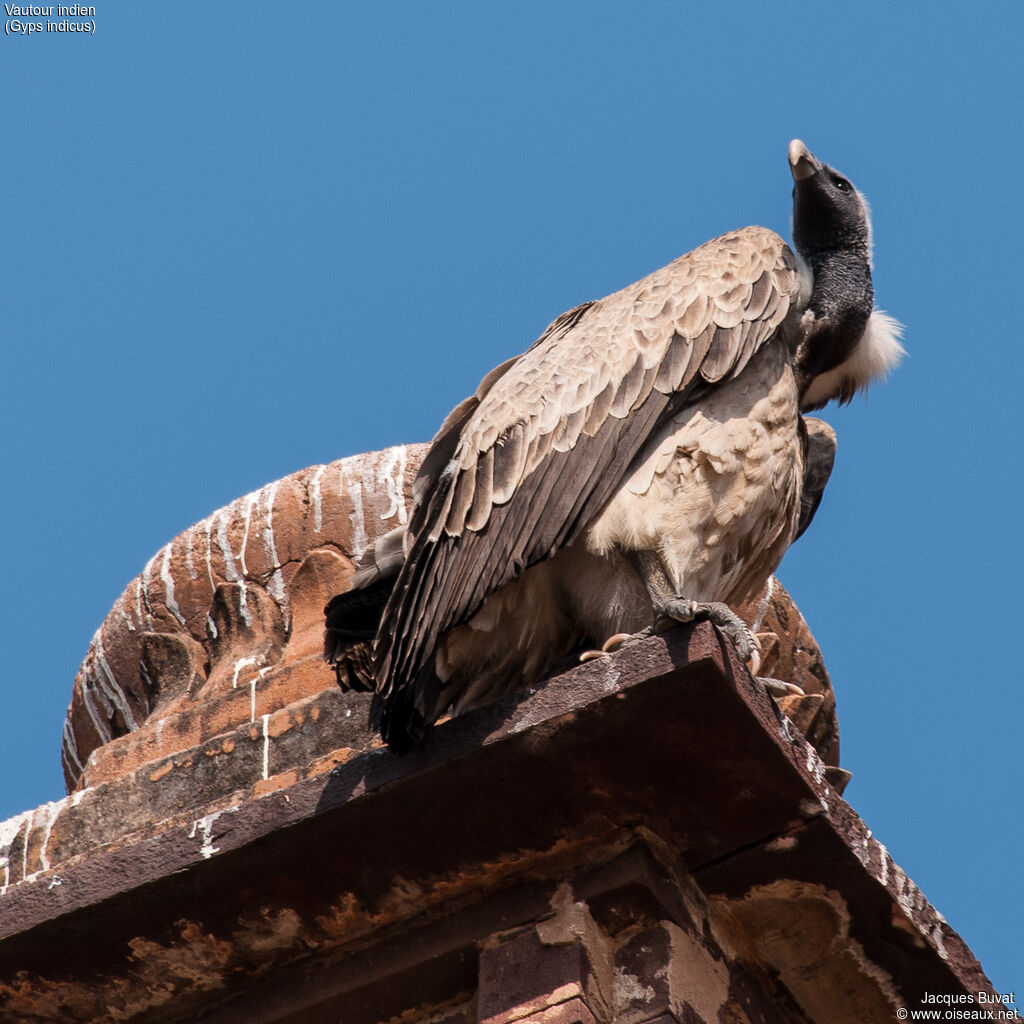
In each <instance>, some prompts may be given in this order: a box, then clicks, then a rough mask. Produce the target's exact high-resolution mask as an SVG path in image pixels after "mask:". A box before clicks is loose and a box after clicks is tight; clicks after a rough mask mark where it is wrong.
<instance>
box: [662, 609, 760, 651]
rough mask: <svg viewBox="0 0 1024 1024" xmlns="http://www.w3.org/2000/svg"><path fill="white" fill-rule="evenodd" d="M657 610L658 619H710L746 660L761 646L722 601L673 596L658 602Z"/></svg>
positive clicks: (742, 622)
mask: <svg viewBox="0 0 1024 1024" xmlns="http://www.w3.org/2000/svg"><path fill="white" fill-rule="evenodd" d="M654 611H655V613H656V614H657V615H658V617H659V618H669V619H675V620H676V622H692V621H693V620H694V619H709V620H710V621H711V622H713V623H714V624H715V625H716V626H717V627H718V628H719V629H720V630H721V631H722V632H723V633H724V634H725V635H726V638H727V639H728V640H729V642H730V643H731V644H732V645H733V647H735V648H736V653H737V654H738V655H739V656H740V660H741V661H742V662H744V663H747V662H749V661H750V659H751V657H752V656H753V655H754V653H755V652H756V651H757V650H758V649H759V646H760V645H759V644H758V641H757V637H756V636H754V634H753V632H752V631H751V629H750V627H749V626H748V625H747V624H746V623H745V622H744V621H743V620H742V619H741V618H740V617H739V616H738V615H737V614H736V613H735V612H734V611H733V610H732V609H731V608H730V607H729V606H728V605H727V604H723V603H722V602H721V601H706V602H701V601H688V600H687V599H686V598H685V597H670V598H668V599H667V600H665V601H658V602H656V603H655V606H654Z"/></svg>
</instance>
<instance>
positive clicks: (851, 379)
mask: <svg viewBox="0 0 1024 1024" xmlns="http://www.w3.org/2000/svg"><path fill="white" fill-rule="evenodd" d="M789 169H790V171H791V172H792V174H793V244H794V246H795V248H796V251H797V254H798V256H799V258H800V260H801V261H802V263H803V268H802V273H807V272H809V273H808V281H807V283H808V284H809V286H810V294H809V297H808V309H807V311H806V313H805V314H804V321H803V322H804V323H805V324H806V325H807V328H806V329H807V334H806V336H805V340H804V342H802V344H801V350H800V354H799V357H798V367H797V368H798V376H799V378H800V380H801V392H802V393H801V408H802V409H803V410H804V411H808V410H811V409H819V408H821V406H823V405H824V404H825V403H826V402H828V401H830V400H832V399H838V400H839V401H840V402H848V401H849V400H850V399H851V398H852V397H853V396H854V395H855V394H856V393H857V392H858V391H866V390H867V387H868V385H869V384H870V383H871V381H872V380H877V379H879V378H881V377H885V375H886V374H887V373H888V372H889V370H891V369H892V368H893V367H894V366H895V365H896V364H897V363H898V362H899V361H900V358H901V356H902V355H903V354H904V353H903V346H902V345H901V344H900V335H901V333H902V328H901V327H900V325H899V324H898V323H897V322H896V321H895V320H893V319H892V317H890V316H887V315H886V314H885V313H883V312H881V311H880V310H877V309H875V308H874V287H873V285H872V283H871V214H870V211H869V210H868V204H867V201H866V200H865V199H864V197H863V196H862V195H861V194H860V192H858V191H857V189H855V188H854V187H853V185H852V183H851V182H850V179H849V178H847V177H845V176H844V175H842V174H840V173H839V171H837V170H835V168H833V167H829V166H828V164H823V163H822V162H821V161H820V160H818V159H817V157H815V155H814V154H813V153H812V152H811V151H810V150H809V149H808V148H807V147H806V146H805V145H804V144H803V143H802V142H801V141H800V140H799V139H794V140H793V141H792V142H791V143H790V144H789Z"/></svg>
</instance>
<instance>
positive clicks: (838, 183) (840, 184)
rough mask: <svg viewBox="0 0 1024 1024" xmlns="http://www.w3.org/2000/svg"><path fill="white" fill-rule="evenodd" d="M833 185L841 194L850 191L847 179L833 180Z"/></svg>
mask: <svg viewBox="0 0 1024 1024" xmlns="http://www.w3.org/2000/svg"><path fill="white" fill-rule="evenodd" d="M832 184H833V185H835V187H836V188H837V189H839V191H840V192H849V191H850V183H849V182H848V181H847V180H846V179H845V178H833V179H832Z"/></svg>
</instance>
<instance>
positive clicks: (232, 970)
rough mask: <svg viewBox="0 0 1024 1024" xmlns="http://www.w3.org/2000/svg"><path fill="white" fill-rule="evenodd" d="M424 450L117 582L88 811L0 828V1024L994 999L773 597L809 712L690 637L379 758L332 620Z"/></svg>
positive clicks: (760, 1012) (78, 696) (355, 468)
mask: <svg viewBox="0 0 1024 1024" xmlns="http://www.w3.org/2000/svg"><path fill="white" fill-rule="evenodd" d="M423 451H424V446H412V447H409V448H396V449H390V450H388V451H385V452H380V453H373V454H370V455H366V456H359V457H355V458H352V459H345V460H342V461H341V462H337V463H333V464H331V465H329V466H322V467H314V468H312V469H309V470H305V471H303V472H301V473H298V474H295V475H293V476H292V477H288V478H286V479H284V480H281V481H278V482H277V483H275V484H271V485H269V486H268V487H266V488H264V489H263V490H261V491H259V492H256V493H255V494H253V495H249V496H248V497H246V498H242V499H240V500H239V501H236V502H234V503H233V504H232V505H230V506H228V507H227V508H225V509H222V510H220V511H219V512H217V513H215V514H214V515H213V516H211V517H210V518H209V519H207V520H205V521H204V522H202V523H199V524H197V525H196V526H194V527H192V529H190V530H188V531H186V532H185V533H184V534H182V535H181V536H179V537H178V538H176V539H175V540H174V541H172V542H171V543H170V544H168V545H167V546H166V547H165V548H164V549H162V550H161V551H160V552H159V553H158V554H157V555H156V556H155V557H154V558H153V559H152V560H151V561H150V563H149V564H148V565H147V566H146V567H145V569H144V571H143V572H142V573H141V574H140V576H139V577H138V578H137V579H136V580H134V581H133V582H132V584H130V585H129V587H128V589H127V590H126V591H125V594H124V595H123V596H122V597H121V598H120V599H119V601H118V602H117V603H116V604H115V606H114V608H113V609H112V611H111V613H110V615H108V617H107V619H106V620H105V621H104V623H103V625H102V626H101V628H100V629H99V630H98V631H97V634H96V637H95V638H94V640H93V643H92V645H91V647H90V650H89V652H88V655H87V657H86V660H85V662H84V663H83V666H82V669H81V671H80V673H79V676H78V678H77V679H76V681H75V687H74V692H73V697H72V703H71V707H70V708H69V711H68V719H67V723H66V726H65V731H64V744H63V750H64V765H65V772H66V776H67V779H68V784H69V789H70V790H71V793H70V795H69V796H68V797H67V798H66V799H64V800H62V801H58V802H55V803H52V804H46V805H44V806H42V807H40V808H36V809H35V810H33V811H29V812H26V813H25V814H23V815H20V816H18V817H16V818H14V819H11V820H10V821H8V822H5V823H2V824H0V1019H2V1020H5V1021H6V1020H8V1019H10V1020H18V1021H68V1022H78V1021H152V1022H157V1021H161V1022H163V1021H192V1020H204V1021H224V1022H227V1021H267V1022H270V1021H274V1022H277V1021H280V1022H284V1021H296V1022H297V1021H300V1020H301V1021H303V1024H315V1022H318V1021H338V1020H341V1021H346V1022H347V1021H352V1022H354V1024H360V1022H363V1021H366V1022H369V1021H386V1020H396V1021H402V1022H407V1024H413V1022H416V1021H423V1022H427V1021H430V1022H434V1024H443V1022H446V1021H452V1022H453V1024H454V1022H455V1021H458V1022H460V1024H462V1022H466V1024H470V1022H473V1021H481V1022H482V1021H487V1022H490V1024H512V1022H513V1021H525V1020H527V1019H529V1020H530V1021H532V1022H535V1024H556V1022H557V1024H573V1022H584V1021H585V1022H591V1021H594V1022H609V1024H610V1022H613V1021H615V1022H619V1021H621V1022H629V1024H634V1022H635V1024H642V1022H645V1021H654V1020H659V1021H666V1022H668V1021H671V1020H675V1021H679V1022H694V1021H708V1022H710V1021H718V1022H730V1024H734V1022H756V1021H763V1022H769V1021H770V1022H775V1021H780V1022H781V1021H787V1022H788V1021H799V1022H805V1021H851V1022H852V1021H857V1022H870V1021H886V1022H889V1021H891V1020H893V1019H894V1016H893V1015H894V1013H895V1009H896V1008H897V1007H898V1006H900V1005H907V1006H912V1005H915V1003H916V1001H918V1000H919V998H920V995H921V993H922V992H924V991H931V992H950V993H960V992H979V991H990V988H989V986H988V983H987V981H986V980H985V978H984V975H983V974H982V973H981V970H980V968H979V967H978V965H977V964H976V962H975V961H974V959H973V957H972V956H971V954H970V952H969V950H967V949H966V948H965V947H964V945H963V943H962V942H961V940H960V939H959V937H958V936H957V935H956V934H955V933H954V932H952V930H951V929H949V927H948V926H947V925H946V924H945V923H944V922H943V920H942V919H941V917H939V915H938V914H936V912H935V911H934V910H932V908H931V907H930V906H929V905H928V904H927V902H926V900H925V899H924V897H923V896H922V895H921V894H920V892H918V890H917V889H916V888H915V887H914V886H913V884H912V883H911V882H910V881H909V880H908V879H907V878H906V876H905V875H904V874H903V873H902V872H901V871H900V870H899V868H898V867H896V865H894V864H893V863H892V861H891V859H890V858H889V857H888V854H887V853H886V851H885V849H884V847H882V846H880V845H879V844H878V843H877V842H876V841H875V840H874V839H873V838H872V837H871V834H870V832H868V831H867V829H866V828H865V827H864V826H863V824H862V823H861V822H860V821H859V819H858V818H857V817H856V815H855V814H854V813H853V812H852V810H851V809H850V808H849V807H848V806H847V805H846V804H845V803H844V802H843V800H842V799H841V797H840V796H839V794H838V792H837V787H836V785H835V783H836V782H837V780H838V779H839V776H838V775H837V773H836V772H834V771H831V770H830V766H832V767H835V766H837V765H838V753H839V748H838V730H837V726H836V720H835V702H834V699H833V696H832V691H831V687H830V686H829V682H828V676H827V673H826V672H825V669H824V666H823V664H822V661H821V658H820V653H819V652H818V650H817V647H816V646H815V644H814V641H813V638H812V637H811V635H810V633H809V631H808V630H807V628H806V625H805V624H804V623H803V620H802V619H801V618H800V616H799V612H798V611H797V610H796V608H795V607H794V605H793V604H792V602H791V601H790V599H789V598H788V595H786V594H785V591H784V590H783V589H782V588H781V586H779V585H778V584H777V582H775V581H773V582H772V583H770V584H769V586H768V588H766V590H765V592H764V593H762V594H761V595H760V596H759V597H758V599H757V600H755V601H754V602H752V603H751V605H750V606H749V607H748V608H746V609H745V610H744V614H745V616H746V617H747V619H748V621H750V622H751V623H752V624H754V625H755V626H756V627H757V628H758V629H760V630H761V631H762V632H766V633H768V634H771V635H772V636H774V637H776V638H777V639H776V640H775V641H774V642H770V643H769V644H768V645H767V649H766V653H765V663H764V666H763V669H762V671H763V672H765V673H766V674H771V675H776V676H778V677H780V678H784V679H787V680H790V681H793V682H797V683H799V684H800V685H801V686H803V687H804V689H805V690H807V691H808V696H806V697H804V698H785V699H784V700H783V701H782V702H781V703H782V705H783V709H784V710H785V711H787V713H788V717H787V715H783V714H782V713H781V712H780V709H779V707H778V706H777V705H776V704H775V703H774V702H773V701H772V700H771V699H770V698H769V697H767V695H766V694H765V693H764V691H763V689H762V688H761V687H760V686H759V685H758V684H757V683H755V682H754V681H753V680H752V679H751V677H750V676H749V674H748V673H747V671H746V669H745V668H744V667H743V666H741V665H739V664H738V663H737V661H736V658H735V654H734V652H733V651H732V649H731V648H730V647H729V646H728V645H727V644H724V643H723V642H722V641H721V638H720V636H719V635H718V634H717V633H716V632H715V630H714V629H713V628H712V627H711V626H709V625H708V624H706V623H704V624H697V625H694V626H688V627H678V628H676V629H674V630H672V631H671V632H669V633H667V634H665V635H664V636H661V637H655V638H653V639H651V640H649V641H647V642H645V643H644V644H642V645H639V646H638V647H636V648H632V649H630V650H628V651H626V652H623V653H621V654H618V655H615V656H614V657H612V658H607V659H601V660H599V661H597V662H590V663H587V664H585V665H582V666H580V667H578V668H575V669H572V670H570V671H567V672H565V673H563V674H562V675H560V676H557V677H554V678H552V679H550V680H548V681H546V682H545V683H544V684H542V685H541V686H538V687H536V688H535V689H533V690H529V691H525V692H522V693H519V694H516V695H513V696H512V697H510V698H508V699H506V700H505V701H502V702H500V703H498V704H495V705H492V706H490V707H488V708H483V709H481V710H479V711H477V712H474V713H472V714H469V715H466V716H463V717H461V718H458V719H455V720H451V721H449V722H446V723H444V724H442V725H440V726H439V727H438V728H436V729H435V730H433V731H432V733H431V735H430V736H429V738H428V740H427V743H426V744H425V746H424V747H423V749H421V750H418V751H416V752H414V753H413V754H411V755H408V756H407V757H404V758H398V757H395V756H394V755H392V754H391V753H390V752H388V751H387V750H385V749H382V748H381V747H380V743H379V740H378V739H377V738H376V737H375V736H373V735H371V734H370V733H368V732H367V730H366V727H365V717H366V705H367V702H368V698H367V696H366V695H363V694H348V695H343V694H342V693H341V692H340V691H339V690H338V689H337V687H336V686H335V685H334V681H333V676H332V674H331V673H330V671H329V670H328V669H327V667H326V666H325V665H324V664H323V662H322V660H321V658H320V645H321V630H322V617H321V611H322V608H323V605H324V603H325V601H326V599H327V598H328V597H329V596H330V595H332V594H333V593H335V592H338V591H339V590H342V589H344V587H345V586H346V585H347V580H348V579H349V577H350V575H351V572H352V562H353V559H354V558H355V557H357V556H358V555H359V554H360V553H361V551H362V550H363V548H364V547H365V546H366V544H368V543H369V542H371V541H372V540H373V539H374V537H375V536H376V535H377V534H378V533H380V532H382V531H384V530H387V529H390V528H392V527H393V526H395V525H398V524H399V523H402V522H404V521H405V517H406V514H407V508H408V492H409V486H410V483H411V479H412V476H413V475H414V473H415V469H416V467H417V466H418V464H419V461H420V459H421V458H422V455H423ZM805 736H806V740H805V738H804V737H805ZM808 740H809V742H808Z"/></svg>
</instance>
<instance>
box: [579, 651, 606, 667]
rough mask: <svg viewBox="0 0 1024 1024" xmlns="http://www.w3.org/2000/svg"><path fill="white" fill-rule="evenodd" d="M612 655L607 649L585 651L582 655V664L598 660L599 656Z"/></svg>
mask: <svg viewBox="0 0 1024 1024" xmlns="http://www.w3.org/2000/svg"><path fill="white" fill-rule="evenodd" d="M610 657H611V655H610V654H609V653H608V652H607V651H584V652H583V653H582V654H581V655H580V664H583V662H585V661H596V660H597V659H598V658H610Z"/></svg>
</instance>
